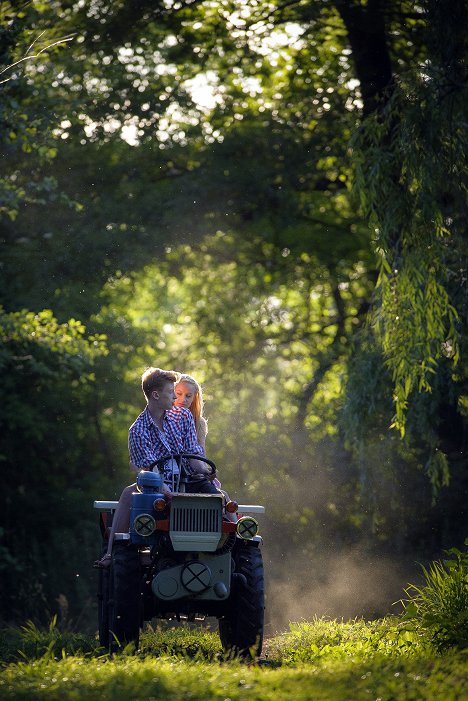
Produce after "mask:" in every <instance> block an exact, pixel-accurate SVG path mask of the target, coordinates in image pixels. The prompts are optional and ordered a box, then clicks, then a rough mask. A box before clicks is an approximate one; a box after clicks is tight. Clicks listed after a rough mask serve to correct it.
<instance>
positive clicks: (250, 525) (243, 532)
mask: <svg viewBox="0 0 468 701" xmlns="http://www.w3.org/2000/svg"><path fill="white" fill-rule="evenodd" d="M257 533H258V523H257V521H256V520H255V519H254V518H252V516H242V518H240V519H239V520H238V522H237V535H238V536H240V537H241V538H243V539H244V540H252V538H255V536H256V535H257Z"/></svg>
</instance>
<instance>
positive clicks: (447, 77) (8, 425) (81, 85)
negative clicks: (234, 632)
mask: <svg viewBox="0 0 468 701" xmlns="http://www.w3.org/2000/svg"><path fill="white" fill-rule="evenodd" d="M448 4H449V6H450V11H447V6H448ZM465 11H466V8H465V7H464V3H462V2H461V1H460V0H456V1H455V2H450V3H447V2H442V1H441V0H424V2H421V3H420V4H418V5H417V6H415V5H414V3H411V2H406V1H405V2H398V3H396V2H393V1H391V0H369V2H367V3H362V2H358V1H357V0H356V2H348V0H346V1H345V0H333V2H327V1H326V0H317V1H316V2H314V3H303V2H301V1H300V0H297V2H296V1H294V0H293V2H287V3H282V2H277V1H276V0H270V1H269V2H257V1H256V0H249V2H245V1H242V2H241V1H240V0H239V1H238V0H214V1H212V2H207V1H206V0H192V1H190V0H180V2H172V0H164V2H159V3H154V2H153V0H139V2H138V3H128V2H124V1H123V0H122V1H120V0H119V1H118V2H113V3H109V2H107V0H93V2H87V1H82V2H81V1H80V2H68V1H67V0H50V1H49V2H42V1H41V0H33V1H32V2H28V1H26V0H24V1H22V2H20V3H12V2H0V13H1V19H2V24H1V28H0V32H1V38H2V42H1V54H0V59H1V63H2V65H3V69H2V71H3V72H2V73H1V74H0V81H2V82H0V90H1V104H0V143H1V152H2V156H3V163H4V168H3V169H2V173H1V174H0V198H1V201H0V215H1V216H2V219H1V222H0V238H1V245H2V261H1V272H2V285H1V289H0V304H2V305H3V307H2V313H1V323H2V327H1V329H2V346H1V349H0V363H2V369H3V370H4V372H3V374H2V381H1V384H2V395H3V396H4V397H5V399H4V400H3V402H2V407H1V410H0V422H1V428H2V439H1V440H2V444H1V446H2V447H1V451H0V452H1V460H2V462H3V467H4V474H14V475H15V476H16V477H15V479H12V480H10V481H9V482H8V484H7V486H6V488H5V490H3V491H2V496H1V497H0V500H1V501H0V512H1V513H2V521H1V526H0V528H1V530H0V538H1V539H0V549H1V552H2V553H3V554H4V558H3V563H4V564H3V565H2V567H3V571H2V577H5V585H6V591H7V592H9V594H8V595H7V596H6V597H4V598H3V601H2V604H1V606H2V609H1V614H0V615H1V616H2V617H3V618H8V619H10V618H15V619H22V618H24V617H25V616H26V617H27V616H31V617H37V618H40V617H41V613H40V611H42V610H44V615H43V617H44V616H46V617H47V616H49V614H50V612H51V611H53V610H58V609H60V610H61V612H62V616H64V617H66V616H67V615H69V614H68V612H67V611H68V609H67V607H68V606H69V607H70V612H69V613H70V614H71V616H72V618H73V619H74V620H75V621H77V619H79V620H81V621H82V622H84V620H86V622H89V621H92V617H93V611H92V610H91V609H90V606H89V602H90V600H91V597H92V596H93V584H92V577H91V574H90V572H89V564H90V563H91V561H92V559H93V558H94V556H95V555H96V554H97V553H96V551H97V550H98V549H99V544H98V543H97V542H96V531H97V529H95V526H94V522H93V515H92V509H91V503H92V499H93V498H95V497H102V498H104V497H115V496H117V494H118V493H119V490H120V488H121V487H122V486H123V485H124V484H125V483H126V481H127V479H128V475H127V448H126V433H127V428H128V426H129V424H130V423H131V421H132V420H133V419H134V418H135V416H136V415H137V413H138V412H139V411H140V409H141V407H142V395H141V393H140V391H139V388H138V384H139V376H140V374H141V372H142V370H143V369H144V367H146V366H148V365H159V366H162V367H171V368H175V369H178V370H181V371H189V372H191V373H192V374H194V375H195V376H196V377H197V378H199V379H200V380H201V381H202V382H203V383H204V386H205V391H206V398H207V400H208V401H207V414H208V418H209V435H208V452H209V454H210V457H212V458H214V459H215V460H216V461H217V463H218V465H219V467H220V472H221V476H222V479H223V483H224V485H225V486H226V487H227V488H228V489H229V490H230V491H232V492H233V493H235V494H236V495H237V496H238V497H239V498H240V499H242V500H246V499H248V500H252V501H258V502H260V501H263V502H266V504H267V507H268V510H267V515H266V518H265V520H264V523H263V527H264V533H265V535H266V537H267V540H268V539H269V545H268V548H269V559H270V561H271V563H272V564H274V567H273V566H272V568H271V570H272V571H271V580H270V581H273V582H276V583H281V584H282V585H283V584H286V583H287V582H288V579H289V578H290V567H291V563H293V562H294V561H295V558H296V562H297V559H298V558H301V562H302V561H303V562H306V563H308V562H310V560H311V558H313V559H314V562H315V563H316V565H317V566H316V568H315V569H314V571H313V572H312V573H311V575H310V577H311V581H310V585H311V587H312V588H313V586H315V585H319V584H320V583H321V582H322V581H323V571H324V570H327V569H328V568H329V566H330V562H331V560H332V559H333V556H334V555H336V554H337V553H338V554H340V553H343V552H344V553H347V552H349V551H350V548H357V547H358V544H359V543H363V545H362V547H363V548H364V550H366V551H367V553H378V554H382V552H385V553H386V554H389V553H397V554H398V555H399V556H401V555H405V556H406V555H409V557H410V558H411V557H414V556H417V557H418V558H422V559H426V558H428V557H429V556H430V555H432V554H434V553H439V552H440V549H441V547H450V546H451V545H458V546H461V544H462V541H463V538H464V537H465V533H464V532H463V527H464V525H463V527H462V524H464V523H465V521H464V514H465V508H466V507H465V500H466V486H467V473H466V457H465V453H464V445H465V441H466V417H467V385H466V315H467V307H466V300H467V295H466V279H467V276H466V258H467V256H466V231H465V219H466V218H464V216H463V215H464V214H466V209H465V208H466V204H465V195H466V181H465V180H464V177H465V173H466V152H465V150H464V149H465V143H466V138H465V139H464V133H463V129H464V125H465V123H466V118H465V116H464V109H465V107H464V105H465V104H466V75H465V73H464V71H465V66H464V47H465V42H466V38H465V35H464V32H463V28H464V26H466V22H465V21H464V12H465ZM44 310H51V311H44ZM85 334H89V335H88V336H86V335H85ZM392 425H393V426H394V428H391V426H392ZM395 429H396V430H395ZM31 500H32V501H33V503H34V504H35V506H34V508H27V506H28V504H31ZM18 521H20V522H21V524H22V527H21V528H19V527H18V526H17V523H18ZM77 523H79V533H78V532H77V530H76V525H75V524H77ZM327 551H329V552H327ZM330 552H331V554H330ZM353 552H355V551H354V550H353ZM356 552H357V550H356ZM302 558H303V560H302ZM57 562H60V563H61V565H62V567H61V568H56V567H55V564H56V563H57ZM279 563H282V564H279ZM77 575H79V577H77ZM18 582H19V584H17V583H18ZM389 603H391V600H386V601H385V602H381V606H382V610H383V611H385V610H386V609H387V608H388V605H389ZM362 605H363V607H364V609H365V608H366V606H370V605H371V604H370V603H369V602H367V603H364V604H362ZM360 606H361V603H357V602H356V613H361V609H360V608H359V607H360ZM372 606H374V603H373V604H372ZM317 612H318V613H320V611H317ZM335 612H336V615H339V613H340V612H339V610H336V611H335Z"/></svg>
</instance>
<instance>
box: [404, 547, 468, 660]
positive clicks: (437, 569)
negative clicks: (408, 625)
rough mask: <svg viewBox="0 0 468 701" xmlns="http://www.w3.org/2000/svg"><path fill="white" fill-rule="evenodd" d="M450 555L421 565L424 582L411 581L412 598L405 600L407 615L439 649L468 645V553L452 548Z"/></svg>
mask: <svg viewBox="0 0 468 701" xmlns="http://www.w3.org/2000/svg"><path fill="white" fill-rule="evenodd" d="M465 543H466V544H467V545H468V539H467V540H466V541H465ZM447 555H448V558H447V559H446V560H443V561H436V562H433V563H432V564H431V565H430V566H429V567H428V568H425V567H423V568H422V569H423V574H424V580H425V583H424V585H422V586H416V585H415V584H411V585H410V586H409V587H408V588H407V589H406V590H405V593H406V594H407V595H408V597H409V598H408V599H407V600H405V601H403V604H404V607H405V618H406V619H407V620H408V621H410V622H411V621H412V622H414V623H415V624H416V627H417V626H419V627H420V629H421V630H422V631H423V633H424V634H425V636H426V637H427V638H428V639H429V641H430V642H431V644H432V645H433V646H434V647H435V649H436V650H438V651H442V650H444V649H447V648H450V647H455V648H458V649H463V648H466V647H468V553H466V552H465V553H463V552H461V551H460V550H458V549H457V548H452V549H451V550H449V551H448V552H447Z"/></svg>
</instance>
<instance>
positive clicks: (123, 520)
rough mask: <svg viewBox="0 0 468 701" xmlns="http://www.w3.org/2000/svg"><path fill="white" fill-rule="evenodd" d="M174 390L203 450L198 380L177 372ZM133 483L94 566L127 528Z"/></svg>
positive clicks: (107, 560) (105, 562) (106, 559)
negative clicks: (116, 535) (103, 550)
mask: <svg viewBox="0 0 468 701" xmlns="http://www.w3.org/2000/svg"><path fill="white" fill-rule="evenodd" d="M174 392H175V395H176V399H175V401H174V406H177V407H182V408H184V409H189V410H190V412H191V413H192V416H193V419H194V423H195V429H196V432H197V441H198V443H199V444H200V446H201V447H202V448H203V450H205V440H206V434H207V433H208V424H207V421H206V419H205V417H204V415H203V394H202V389H201V387H200V385H199V384H198V382H197V381H196V380H195V379H194V378H193V377H192V376H191V375H184V374H182V373H177V381H176V384H175V388H174ZM130 467H132V469H134V470H136V471H138V470H137V468H136V467H134V466H133V465H132V464H130ZM213 484H214V485H215V486H216V488H218V485H219V486H221V485H220V483H219V481H218V480H217V479H215V480H213ZM135 486H136V485H135V483H134V484H131V485H130V486H128V487H125V489H124V490H123V492H122V494H121V495H120V499H119V503H118V505H117V509H116V510H115V512H114V518H113V521H112V528H111V532H110V534H109V541H108V544H107V551H106V553H105V555H104V556H103V557H101V559H100V560H96V561H95V563H94V567H109V566H110V564H111V558H112V545H113V541H114V536H115V533H116V532H120V531H124V530H128V527H129V524H128V522H127V520H128V517H127V516H126V514H127V513H128V514H129V513H130V504H131V495H132V493H133V492H134V491H135Z"/></svg>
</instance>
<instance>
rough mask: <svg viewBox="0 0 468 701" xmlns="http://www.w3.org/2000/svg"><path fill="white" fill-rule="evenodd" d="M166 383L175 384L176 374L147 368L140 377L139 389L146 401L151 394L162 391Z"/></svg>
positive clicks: (170, 371)
mask: <svg viewBox="0 0 468 701" xmlns="http://www.w3.org/2000/svg"><path fill="white" fill-rule="evenodd" d="M166 382H177V373H175V372H172V370H160V369H159V368H147V369H146V370H145V372H144V373H143V375H142V376H141V389H142V390H143V394H144V395H145V397H146V399H149V398H150V396H151V392H154V390H156V391H157V392H158V391H160V390H162V388H163V387H164V385H165V384H166Z"/></svg>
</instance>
